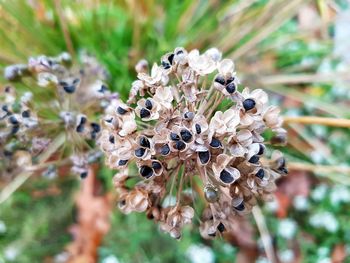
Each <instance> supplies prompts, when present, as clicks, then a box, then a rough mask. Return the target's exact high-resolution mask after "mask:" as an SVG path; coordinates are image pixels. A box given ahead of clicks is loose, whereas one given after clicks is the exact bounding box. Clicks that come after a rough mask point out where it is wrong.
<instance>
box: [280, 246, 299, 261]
mask: <svg viewBox="0 0 350 263" xmlns="http://www.w3.org/2000/svg"><path fill="white" fill-rule="evenodd" d="M278 257H279V259H280V260H281V261H282V262H283V263H288V262H292V261H293V260H294V258H295V256H294V252H293V250H291V249H286V250H283V251H281V252H279V253H278Z"/></svg>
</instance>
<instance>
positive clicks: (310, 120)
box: [283, 116, 350, 128]
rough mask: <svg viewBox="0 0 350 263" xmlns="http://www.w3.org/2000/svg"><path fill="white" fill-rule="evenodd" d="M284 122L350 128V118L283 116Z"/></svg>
mask: <svg viewBox="0 0 350 263" xmlns="http://www.w3.org/2000/svg"><path fill="white" fill-rule="evenodd" d="M283 119H284V123H302V124H319V125H325V126H333V127H342V128H350V119H341V118H326V117H317V116H297V117H288V116H285V117H283Z"/></svg>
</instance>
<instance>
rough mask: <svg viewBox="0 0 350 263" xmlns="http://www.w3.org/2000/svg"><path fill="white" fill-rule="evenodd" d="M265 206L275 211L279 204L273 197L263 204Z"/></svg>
mask: <svg viewBox="0 0 350 263" xmlns="http://www.w3.org/2000/svg"><path fill="white" fill-rule="evenodd" d="M265 207H266V209H267V210H268V211H270V212H276V211H277V210H278V207H279V204H278V201H277V199H276V198H273V199H272V200H271V201H270V202H267V203H266V204H265Z"/></svg>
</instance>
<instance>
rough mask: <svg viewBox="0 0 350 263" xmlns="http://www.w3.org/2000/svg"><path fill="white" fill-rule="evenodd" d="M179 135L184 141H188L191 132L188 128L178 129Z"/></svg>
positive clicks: (190, 137)
mask: <svg viewBox="0 0 350 263" xmlns="http://www.w3.org/2000/svg"><path fill="white" fill-rule="evenodd" d="M180 135H181V138H182V140H184V142H189V141H190V140H191V139H192V134H191V132H190V131H189V130H186V129H183V130H181V131H180Z"/></svg>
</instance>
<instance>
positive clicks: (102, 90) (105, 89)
mask: <svg viewBox="0 0 350 263" xmlns="http://www.w3.org/2000/svg"><path fill="white" fill-rule="evenodd" d="M107 90H108V88H107V86H106V85H105V84H102V85H101V88H100V89H99V90H98V92H101V93H105V92H106V91H107Z"/></svg>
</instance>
